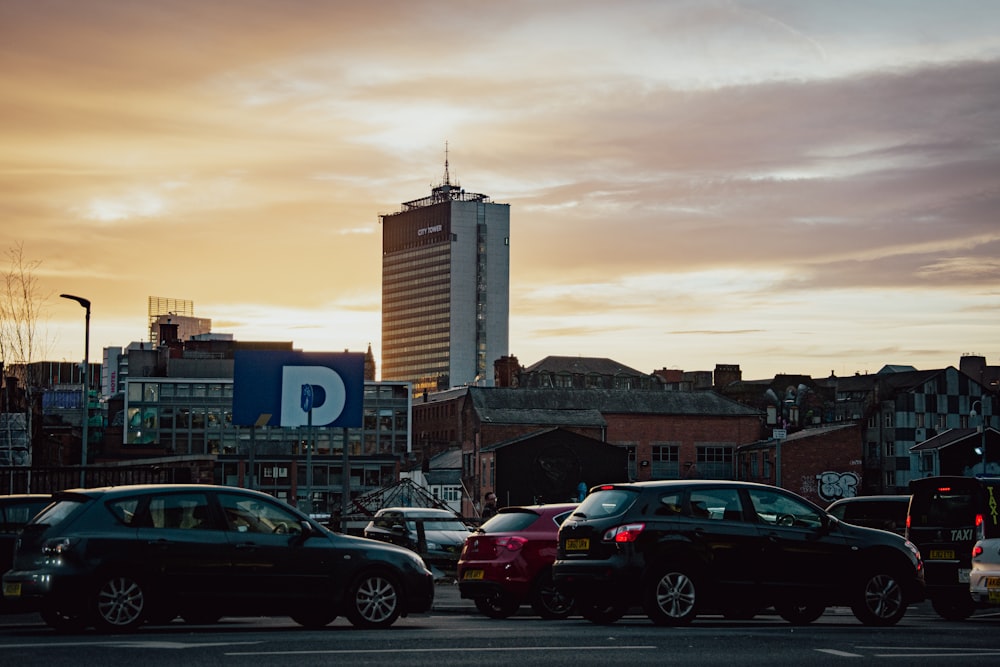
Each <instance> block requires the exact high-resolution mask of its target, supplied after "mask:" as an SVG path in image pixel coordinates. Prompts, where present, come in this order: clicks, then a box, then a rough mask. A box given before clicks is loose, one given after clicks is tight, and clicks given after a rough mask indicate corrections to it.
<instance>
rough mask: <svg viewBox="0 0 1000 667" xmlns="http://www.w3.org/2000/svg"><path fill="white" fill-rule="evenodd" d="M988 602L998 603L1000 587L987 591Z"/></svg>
mask: <svg viewBox="0 0 1000 667" xmlns="http://www.w3.org/2000/svg"><path fill="white" fill-rule="evenodd" d="M988 595H989V599H990V602H991V603H992V604H997V603H1000V589H996V590H991V591H989V592H988Z"/></svg>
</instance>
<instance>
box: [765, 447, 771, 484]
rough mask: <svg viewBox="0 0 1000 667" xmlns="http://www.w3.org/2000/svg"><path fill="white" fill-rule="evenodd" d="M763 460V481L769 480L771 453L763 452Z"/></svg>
mask: <svg viewBox="0 0 1000 667" xmlns="http://www.w3.org/2000/svg"><path fill="white" fill-rule="evenodd" d="M763 459H764V477H763V479H771V453H770V452H763Z"/></svg>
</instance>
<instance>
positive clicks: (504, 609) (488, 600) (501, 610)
mask: <svg viewBox="0 0 1000 667" xmlns="http://www.w3.org/2000/svg"><path fill="white" fill-rule="evenodd" d="M474 602H475V604H476V609H477V610H478V611H479V613H480V614H483V615H484V616H489V617H490V618H496V619H503V618H510V617H511V616H513V615H514V614H516V613H517V610H518V609H520V608H521V603H519V602H518V601H517V600H515V599H514V598H512V597H511V596H509V595H507V594H506V593H502V592H497V593H492V594H491V595H484V596H482V597H478V598H476V599H475V600H474Z"/></svg>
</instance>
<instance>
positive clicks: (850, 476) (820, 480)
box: [816, 470, 861, 503]
mask: <svg viewBox="0 0 1000 667" xmlns="http://www.w3.org/2000/svg"><path fill="white" fill-rule="evenodd" d="M816 481H817V487H818V488H817V489H816V492H817V493H818V494H819V497H820V499H821V500H823V501H824V502H828V503H832V502H833V501H834V500H840V499H841V498H853V497H854V496H856V495H858V486H859V485H860V483H861V479H860V478H859V477H858V474H857V473H854V472H831V471H829V470H828V471H826V472H821V473H820V474H818V475H816Z"/></svg>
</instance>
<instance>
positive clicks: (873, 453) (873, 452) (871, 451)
mask: <svg viewBox="0 0 1000 667" xmlns="http://www.w3.org/2000/svg"><path fill="white" fill-rule="evenodd" d="M868 458H869V459H877V458H879V456H878V443H877V442H869V443H868Z"/></svg>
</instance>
